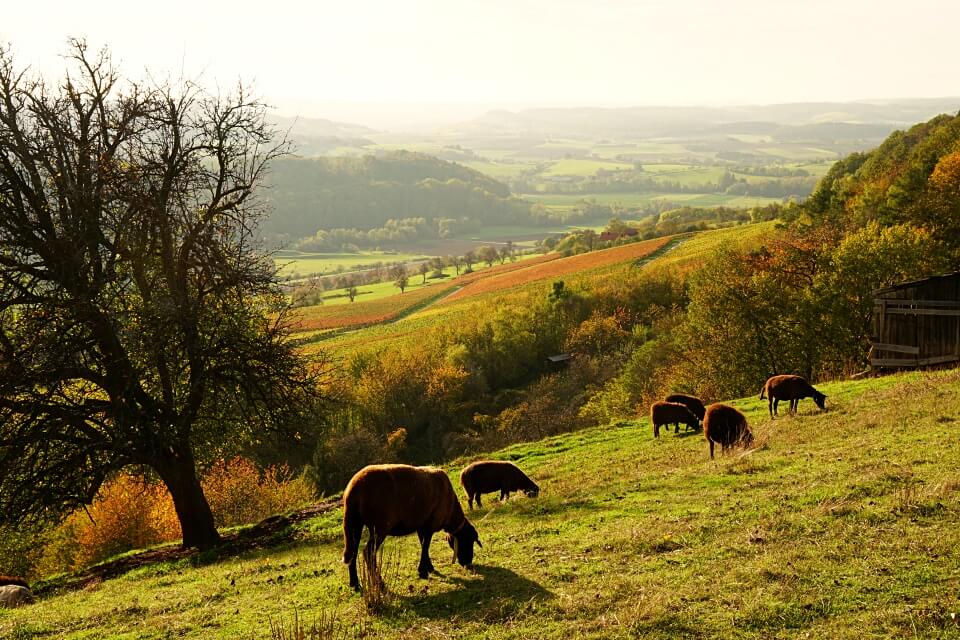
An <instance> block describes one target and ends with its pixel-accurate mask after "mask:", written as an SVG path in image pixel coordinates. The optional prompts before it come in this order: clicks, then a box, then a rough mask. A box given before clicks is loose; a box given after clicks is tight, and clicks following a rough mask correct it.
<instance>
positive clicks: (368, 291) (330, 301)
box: [323, 227, 546, 305]
mask: <svg viewBox="0 0 960 640" xmlns="http://www.w3.org/2000/svg"><path fill="white" fill-rule="evenodd" d="M508 228H510V227H508ZM545 233H546V232H545ZM538 255H539V254H522V255H519V256H517V260H528V259H530V258H534V257H536V256H538ZM493 264H494V266H496V265H498V264H499V262H494V263H493ZM488 268H489V267H487V263H485V262H477V263H475V264H474V265H473V270H474V271H475V272H482V271H484V270H485V269H488ZM460 271H461V272H463V267H461V268H460ZM442 272H443V274H444V277H443V278H431V277H430V274H431V273H433V270H432V269H431V270H430V272H429V273H427V278H426V282H424V278H423V276H422V275H420V273H419V272H416V273H413V274H411V275H410V281H409V283H408V284H407V288H406V291H416V290H418V289H422V288H423V287H431V286H436V285H445V284H447V283H448V282H449V281H450V279H451V278H455V277H456V276H457V275H458V274H457V270H456V269H454V268H453V267H445V268H444V269H443V270H442ZM395 295H400V289H398V288H397V286H396V285H395V284H394V283H393V281H390V282H377V283H375V284H364V285H358V286H357V297H356V298H355V300H356V302H366V301H368V300H379V299H381V298H387V297H389V296H395ZM323 304H324V305H337V304H350V298H348V297H347V295H346V294H345V293H344V290H343V289H332V290H330V291H327V292H326V293H324V295H323Z"/></svg>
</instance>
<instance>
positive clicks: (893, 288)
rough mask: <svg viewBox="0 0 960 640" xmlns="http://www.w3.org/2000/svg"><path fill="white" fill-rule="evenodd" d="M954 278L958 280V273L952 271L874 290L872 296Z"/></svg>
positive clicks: (959, 275) (959, 272) (959, 274)
mask: <svg viewBox="0 0 960 640" xmlns="http://www.w3.org/2000/svg"><path fill="white" fill-rule="evenodd" d="M956 278H960V271H954V272H953V273H944V274H941V275H938V276H930V277H928V278H919V279H917V280H907V281H906V282H898V283H897V284H892V285H890V286H888V287H883V288H882V289H875V290H874V291H873V295H879V294H882V293H890V292H892V291H901V290H903V289H913V288H916V287H920V286H923V285H925V284H931V283H933V282H942V281H944V280H951V279H956Z"/></svg>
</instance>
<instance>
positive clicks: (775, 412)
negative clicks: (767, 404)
mask: <svg viewBox="0 0 960 640" xmlns="http://www.w3.org/2000/svg"><path fill="white" fill-rule="evenodd" d="M779 405H780V398H777V399H776V400H774V401H773V415H774V416H778V415H780V412H779V411H778V410H777V407H778V406H779ZM770 417H771V418H772V417H773V416H770Z"/></svg>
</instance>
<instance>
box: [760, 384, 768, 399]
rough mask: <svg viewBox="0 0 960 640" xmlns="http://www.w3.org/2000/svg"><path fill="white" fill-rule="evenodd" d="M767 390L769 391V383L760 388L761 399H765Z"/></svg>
mask: <svg viewBox="0 0 960 640" xmlns="http://www.w3.org/2000/svg"><path fill="white" fill-rule="evenodd" d="M766 392H767V385H763V387H762V388H761V389H760V399H761V400H763V399H764V397H763V394H765V393H766Z"/></svg>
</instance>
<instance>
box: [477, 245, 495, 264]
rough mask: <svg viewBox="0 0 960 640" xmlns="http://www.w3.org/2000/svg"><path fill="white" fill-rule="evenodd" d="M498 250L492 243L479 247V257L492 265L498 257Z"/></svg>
mask: <svg viewBox="0 0 960 640" xmlns="http://www.w3.org/2000/svg"><path fill="white" fill-rule="evenodd" d="M497 255H498V253H497V250H496V248H495V247H491V246H490V245H484V246H482V247H480V248H479V249H477V258H478V259H480V260H483V261H484V262H486V263H487V266H488V267H492V266H493V263H494V261H495V260H496V259H497Z"/></svg>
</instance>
